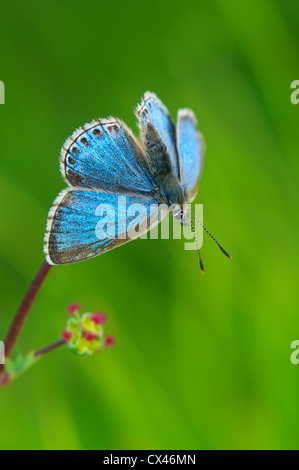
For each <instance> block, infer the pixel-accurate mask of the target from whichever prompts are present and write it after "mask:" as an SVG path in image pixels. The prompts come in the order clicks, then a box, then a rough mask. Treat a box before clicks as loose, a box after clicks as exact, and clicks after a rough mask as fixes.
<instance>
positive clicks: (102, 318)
mask: <svg viewBox="0 0 299 470" xmlns="http://www.w3.org/2000/svg"><path fill="white" fill-rule="evenodd" d="M90 318H91V320H92V321H93V322H94V323H95V324H96V325H103V324H104V323H106V315H105V313H102V312H96V313H92V314H91V315H90Z"/></svg>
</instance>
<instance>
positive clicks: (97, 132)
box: [92, 129, 103, 137]
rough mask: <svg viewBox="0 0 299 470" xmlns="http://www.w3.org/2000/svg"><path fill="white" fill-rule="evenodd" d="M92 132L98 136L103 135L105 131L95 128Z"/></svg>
mask: <svg viewBox="0 0 299 470" xmlns="http://www.w3.org/2000/svg"><path fill="white" fill-rule="evenodd" d="M92 132H93V134H94V135H96V136H97V137H101V136H102V135H103V132H101V131H100V129H94V130H93V131H92Z"/></svg>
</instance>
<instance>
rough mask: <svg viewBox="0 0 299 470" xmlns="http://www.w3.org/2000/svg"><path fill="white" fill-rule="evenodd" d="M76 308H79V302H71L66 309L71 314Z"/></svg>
mask: <svg viewBox="0 0 299 470" xmlns="http://www.w3.org/2000/svg"><path fill="white" fill-rule="evenodd" d="M78 310H80V304H77V303H73V304H71V305H69V306H68V309H67V313H68V314H69V315H73V314H74V313H75V312H77V311H78Z"/></svg>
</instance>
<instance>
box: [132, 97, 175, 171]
mask: <svg viewBox="0 0 299 470" xmlns="http://www.w3.org/2000/svg"><path fill="white" fill-rule="evenodd" d="M135 114H136V117H137V119H138V123H139V127H140V133H141V138H142V140H143V143H144V147H145V150H147V148H146V145H147V144H146V141H145V133H146V127H147V124H148V123H149V124H151V125H152V126H153V127H154V129H155V130H156V131H157V132H158V134H159V136H160V138H161V140H162V142H163V143H164V145H165V146H166V148H167V151H168V154H169V156H170V160H171V164H172V168H173V170H174V172H175V174H176V176H179V163H178V153H177V148H176V129H175V125H174V123H173V122H172V120H171V118H170V116H169V112H168V110H167V108H166V107H165V106H164V104H163V103H162V102H161V101H160V100H159V99H158V98H157V96H156V95H155V94H154V93H150V92H146V93H145V94H144V96H143V98H142V102H141V104H140V105H138V106H137V109H136V111H135Z"/></svg>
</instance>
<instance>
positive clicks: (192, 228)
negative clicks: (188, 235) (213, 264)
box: [189, 220, 205, 274]
mask: <svg viewBox="0 0 299 470" xmlns="http://www.w3.org/2000/svg"><path fill="white" fill-rule="evenodd" d="M189 222H190V227H191V230H192V232H193V235H194V239H195V243H196V248H197V254H198V261H199V264H200V269H201V273H202V274H204V273H205V269H204V267H203V262H202V259H201V256H200V253H199V247H198V241H197V237H196V233H195V229H194V227H193V224H192V222H191V220H189Z"/></svg>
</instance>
